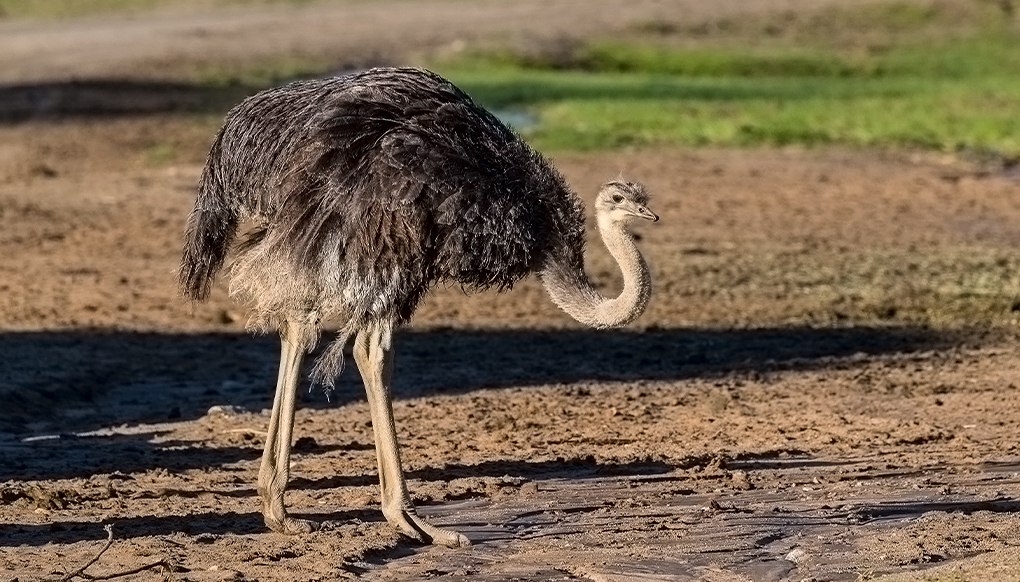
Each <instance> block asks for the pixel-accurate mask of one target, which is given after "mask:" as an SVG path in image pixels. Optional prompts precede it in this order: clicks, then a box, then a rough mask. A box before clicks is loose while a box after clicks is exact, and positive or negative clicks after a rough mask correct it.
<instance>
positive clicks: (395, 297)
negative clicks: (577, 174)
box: [179, 68, 658, 547]
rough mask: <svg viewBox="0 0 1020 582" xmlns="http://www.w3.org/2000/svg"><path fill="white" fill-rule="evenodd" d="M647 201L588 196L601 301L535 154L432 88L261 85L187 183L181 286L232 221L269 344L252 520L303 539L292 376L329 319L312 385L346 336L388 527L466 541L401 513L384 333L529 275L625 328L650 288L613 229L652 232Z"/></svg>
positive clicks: (240, 262) (437, 86)
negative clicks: (272, 383) (609, 279)
mask: <svg viewBox="0 0 1020 582" xmlns="http://www.w3.org/2000/svg"><path fill="white" fill-rule="evenodd" d="M647 199H648V197H647V194H646V193H645V189H644V188H643V187H642V186H641V185H639V184H636V183H631V182H624V181H620V180H617V181H612V182H609V183H607V184H605V185H604V186H603V187H602V188H601V190H600V192H599V193H598V197H597V198H596V202H595V209H596V214H597V217H598V227H599V230H600V231H601V234H602V238H603V241H604V242H605V244H606V246H607V247H608V249H609V251H610V252H611V253H612V255H613V257H614V258H615V259H616V260H617V262H618V263H619V265H620V268H621V269H622V271H623V275H624V288H623V291H622V293H621V294H620V295H619V296H618V297H616V298H611V299H607V298H605V297H603V296H602V294H600V293H599V292H598V291H597V290H596V288H595V286H594V285H593V284H592V283H591V281H590V280H589V279H588V276H587V275H586V273H585V271H584V207H583V204H582V203H581V201H580V200H579V199H578V198H577V196H576V195H575V194H574V193H573V192H572V191H571V190H570V189H569V188H568V187H567V186H566V184H565V182H564V179H563V178H562V176H561V175H560V174H559V173H558V172H557V171H556V170H555V169H554V168H553V167H552V166H551V165H550V164H549V163H548V162H547V161H546V160H545V159H544V158H543V157H542V156H541V155H539V154H538V153H536V152H535V151H534V150H532V149H531V148H530V147H529V146H528V145H526V144H525V143H524V141H523V140H522V139H521V138H520V137H519V136H518V135H516V134H515V133H514V132H513V131H511V130H510V129H508V128H507V127H506V126H504V125H503V124H502V123H500V122H499V121H498V120H497V119H496V118H495V117H494V116H493V115H492V114H491V113H489V112H488V111H486V110H484V109H482V108H481V107H479V106H478V105H476V104H475V103H474V102H472V101H471V99H470V98H469V97H468V96H467V95H466V94H465V93H463V92H462V91H461V90H460V89H458V88H457V87H455V86H454V85H453V84H452V83H450V82H449V81H447V80H446V79H444V78H442V77H440V76H438V75H436V74H434V73H432V72H429V71H426V70H423V69H413V68H379V69H372V70H369V71H366V72H362V73H357V74H353V75H348V76H341V77H336V78H330V79H318V80H310V81H298V82H294V83H290V84H288V85H284V86H282V87H278V88H274V89H269V90H266V91H263V92H261V93H258V94H256V95H254V96H252V97H249V98H247V99H246V100H244V101H243V102H241V103H240V104H239V105H237V106H236V107H235V108H234V109H233V110H231V111H230V112H229V113H228V114H227V117H226V120H225V122H224V125H223V127H222V129H220V131H219V133H218V134H217V136H216V139H215V141H214V143H213V145H212V147H211V150H210V152H209V156H208V160H207V162H206V165H205V169H204V171H203V173H202V176H201V179H200V181H199V188H198V197H197V200H196V202H195V207H194V210H193V211H192V212H191V214H190V216H189V218H188V222H187V227H186V232H185V242H184V251H183V257H182V260H181V268H180V271H179V279H180V280H179V283H180V287H181V290H182V292H183V294H184V295H185V296H186V297H187V298H190V299H192V300H202V299H204V298H206V297H207V296H208V293H209V290H210V285H211V283H212V279H213V277H214V276H215V274H216V273H217V271H218V270H219V269H220V268H221V267H222V266H223V263H224V259H225V257H226V254H227V251H228V247H230V245H231V242H232V240H233V239H234V238H235V236H236V234H237V230H238V226H239V224H240V223H241V222H242V221H244V222H246V223H249V224H251V226H252V228H251V229H250V230H249V232H248V233H247V234H246V235H245V237H244V240H242V241H241V242H240V243H239V244H238V248H237V252H236V257H235V259H234V260H233V264H232V265H231V267H230V275H231V283H230V292H231V295H232V296H234V297H236V298H238V299H240V300H241V301H244V302H246V303H248V304H249V305H250V306H251V308H252V316H251V321H250V325H252V326H253V327H254V328H256V329H260V330H262V331H266V330H269V329H276V330H278V331H279V334H280V338H281V358H280V371H279V376H278V379H277V386H276V395H275V397H274V400H273V411H272V416H271V417H270V424H269V432H268V436H267V438H266V447H265V452H264V454H263V456H262V464H261V467H260V470H259V477H258V492H259V496H260V497H261V499H262V511H263V515H264V516H265V521H266V524H267V525H268V526H269V527H270V528H272V529H273V530H275V531H278V532H282V533H287V534H298V533H303V532H310V531H313V530H314V529H315V527H316V526H315V524H314V523H312V522H309V521H305V520H300V519H295V518H293V517H290V516H288V514H287V511H286V508H285V505H284V502H283V495H284V490H285V488H286V485H287V480H288V478H289V462H290V448H291V441H292V429H293V424H294V410H295V397H296V391H297V387H298V382H299V369H300V366H301V362H302V359H303V357H304V355H305V354H306V353H307V352H308V351H309V350H311V349H312V348H313V347H314V345H315V343H316V342H317V340H318V336H319V332H320V325H321V322H322V321H323V320H325V319H330V320H333V321H336V322H338V325H339V329H338V331H337V337H336V339H335V340H334V341H333V342H331V343H330V344H329V345H328V346H327V347H326V348H325V350H324V351H323V353H322V355H321V356H320V357H319V359H318V360H317V362H316V364H315V366H314V368H313V370H312V380H313V381H314V382H318V383H321V384H325V385H327V386H328V387H331V386H332V383H333V381H334V379H335V378H336V376H337V375H338V374H339V372H340V371H341V369H342V366H343V360H344V355H343V349H344V345H345V343H346V342H347V340H348V339H350V338H351V337H353V338H354V349H353V351H354V361H355V363H356V364H357V367H358V370H359V372H360V373H361V376H362V379H363V380H364V384H365V389H366V392H367V395H368V402H369V406H370V409H371V415H372V427H373V431H374V435H375V443H376V453H377V459H378V464H379V481H380V487H381V490H382V496H381V497H382V510H383V514H384V515H385V516H386V519H387V520H388V521H389V522H390V523H392V524H393V525H395V526H397V527H398V528H399V529H400V530H401V531H402V532H403V533H404V534H406V535H408V536H410V537H412V538H415V539H417V540H419V541H421V542H424V543H437V544H443V545H447V546H451V547H456V546H464V545H468V544H469V541H468V539H467V538H466V537H465V536H463V535H461V534H459V533H457V532H454V531H449V530H445V529H440V528H438V527H435V526H433V525H432V524H430V523H428V522H427V521H425V520H424V519H422V518H421V517H419V516H418V515H417V513H416V511H415V508H414V505H413V504H412V503H411V500H410V496H409V494H408V490H407V485H406V482H405V480H404V474H403V469H402V467H401V464H400V454H399V451H398V448H397V435H396V428H395V426H394V420H393V409H392V404H391V402H390V398H391V397H390V375H391V371H392V369H393V343H392V334H393V330H394V328H395V327H396V326H398V325H401V324H403V323H406V322H407V321H408V320H409V319H410V318H411V316H412V314H413V313H414V311H415V308H416V307H417V306H418V304H419V302H420V301H421V299H422V298H423V296H424V295H425V294H426V293H427V292H428V291H429V289H430V288H431V287H432V286H433V285H436V284H442V283H453V284H459V285H461V286H463V287H464V288H465V289H469V290H481V289H487V288H497V289H501V290H502V289H507V288H509V287H511V286H512V285H513V284H514V283H515V282H517V281H518V280H520V279H521V278H523V277H524V276H526V275H528V274H530V273H537V274H538V275H539V277H540V278H541V280H542V282H543V284H544V286H545V288H546V290H547V291H548V292H549V294H550V295H551V297H552V299H553V301H554V302H555V303H556V304H557V305H558V306H559V307H560V308H562V309H563V310H564V311H566V312H567V313H568V314H569V315H571V316H572V317H573V318H574V319H576V320H578V321H579V322H582V323H584V324H587V325H590V326H593V327H596V328H608V327H614V326H620V325H624V324H626V323H628V322H631V321H633V320H634V319H635V318H636V317H638V316H639V315H640V314H641V313H642V312H643V311H644V309H645V306H646V305H647V303H648V299H649V296H650V289H651V279H650V276H649V272H648V267H647V265H646V264H645V261H644V259H643V258H642V257H641V254H640V252H639V251H638V249H637V247H636V246H635V244H634V240H633V237H632V236H631V235H630V234H629V233H628V231H627V229H626V223H627V222H628V221H629V220H630V219H632V218H635V217H636V218H642V219H647V220H651V221H656V220H658V216H656V215H655V214H654V213H652V212H651V211H650V210H649V209H648V208H647V207H646V204H647Z"/></svg>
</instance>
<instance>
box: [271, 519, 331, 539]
mask: <svg viewBox="0 0 1020 582" xmlns="http://www.w3.org/2000/svg"><path fill="white" fill-rule="evenodd" d="M265 520H266V525H268V526H269V529H271V530H273V531H275V532H276V533H282V534H287V535H289V536H296V535H299V534H307V533H312V532H313V531H315V530H317V529H319V527H318V525H317V524H316V523H315V522H314V521H308V520H307V519H296V518H293V517H286V516H284V518H283V519H277V518H275V517H272V516H269V515H266V516H265Z"/></svg>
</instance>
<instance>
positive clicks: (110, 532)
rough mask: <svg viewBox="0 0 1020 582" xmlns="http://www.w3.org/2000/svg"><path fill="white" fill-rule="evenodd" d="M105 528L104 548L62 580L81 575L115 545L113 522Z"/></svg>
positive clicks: (64, 581)
mask: <svg viewBox="0 0 1020 582" xmlns="http://www.w3.org/2000/svg"><path fill="white" fill-rule="evenodd" d="M103 529H105V530H106V545H105V546H103V549H101V550H99V553H98V554H96V557H94V558H92V559H91V560H89V561H88V563H87V564H85V565H84V566H82V567H81V568H78V569H77V570H75V571H74V572H69V573H67V574H64V577H63V578H61V579H60V582H67V581H68V580H70V579H71V578H74V577H75V576H81V574H82V572H84V571H85V569H86V568H88V567H89V566H91V565H92V564H95V563H96V560H98V559H99V557H100V556H102V555H103V553H104V552H106V550H109V549H110V546H112V545H113V524H110V525H107V526H106V527H104V528H103Z"/></svg>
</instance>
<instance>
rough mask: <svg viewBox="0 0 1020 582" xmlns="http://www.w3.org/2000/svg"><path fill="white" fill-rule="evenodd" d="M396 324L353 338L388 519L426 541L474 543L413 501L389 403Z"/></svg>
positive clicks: (376, 325) (374, 326)
mask: <svg viewBox="0 0 1020 582" xmlns="http://www.w3.org/2000/svg"><path fill="white" fill-rule="evenodd" d="M392 337H393V326H392V324H391V323H389V322H378V323H374V324H372V325H370V326H369V327H367V328H366V329H363V330H362V331H360V332H359V333H358V336H357V338H356V339H355V340H354V361H355V362H356V363H357V364H358V370H359V371H360V372H361V377H362V379H363V380H364V381H365V391H366V392H367V393H368V404H369V407H370V408H371V410H372V428H373V430H374V432H375V450H376V456H377V457H378V460H379V485H380V486H381V488H382V510H383V515H385V516H386V520H387V521H389V522H390V523H391V524H393V525H395V526H397V527H398V528H400V531H402V532H403V533H404V534H405V535H407V536H409V537H411V538H414V539H416V540H418V541H420V542H423V543H426V544H439V545H443V546H448V547H451V548H457V547H464V546H469V545H471V542H470V541H469V540H468V539H467V538H466V537H464V536H463V535H462V534H459V533H457V532H455V531H451V530H446V529H440V528H438V527H436V526H434V525H432V524H430V523H428V522H427V521H425V520H424V519H422V518H421V517H419V516H418V513H417V512H416V511H415V509H414V504H413V503H411V497H410V495H408V492H407V482H406V481H405V480H404V470H403V468H401V465H400V451H399V450H398V448H397V429H396V425H395V424H394V422H393V405H392V404H391V402H390V376H391V374H392V371H393V349H392V344H391V341H392Z"/></svg>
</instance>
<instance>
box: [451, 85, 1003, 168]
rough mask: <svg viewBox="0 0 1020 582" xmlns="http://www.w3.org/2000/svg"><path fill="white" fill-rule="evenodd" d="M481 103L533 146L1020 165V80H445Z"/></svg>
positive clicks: (564, 148) (565, 148) (566, 148)
mask: <svg viewBox="0 0 1020 582" xmlns="http://www.w3.org/2000/svg"><path fill="white" fill-rule="evenodd" d="M444 72H445V73H446V74H447V75H449V76H450V77H451V78H452V79H453V80H454V82H456V83H457V84H458V85H460V86H461V87H463V88H464V89H465V90H466V91H467V92H468V93H469V94H471V95H473V96H474V98H476V99H477V100H478V101H479V102H481V103H483V104H485V105H486V106H488V107H491V108H493V109H495V110H496V111H497V112H498V111H514V110H520V111H525V112H530V113H531V114H532V115H533V116H534V118H535V119H537V120H538V122H537V123H535V124H534V125H531V126H530V127H528V126H525V127H523V128H521V131H522V133H524V134H525V136H526V137H527V138H528V139H529V140H531V141H532V142H533V143H534V144H535V145H536V146H537V147H538V148H540V149H546V150H592V149H605V148H618V147H623V146H651V145H684V146H707V145H711V146H755V145H789V144H806V145H822V144H845V145H853V146H869V147H870V146H878V147H884V146H908V147H921V148H929V149H939V150H945V151H956V150H961V149H974V150H980V151H983V152H990V153H998V154H1000V155H1004V156H1017V155H1020V115H1018V114H1017V113H1018V112H1020V78H989V79H969V80H953V79H928V78H913V77H879V78H839V77H837V78H817V77H798V78H776V77H767V78H741V77H700V78H699V77H684V76H667V75H652V74H646V73H589V72H551V71H529V70H503V71H498V72H477V71H458V70H450V71H444Z"/></svg>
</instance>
